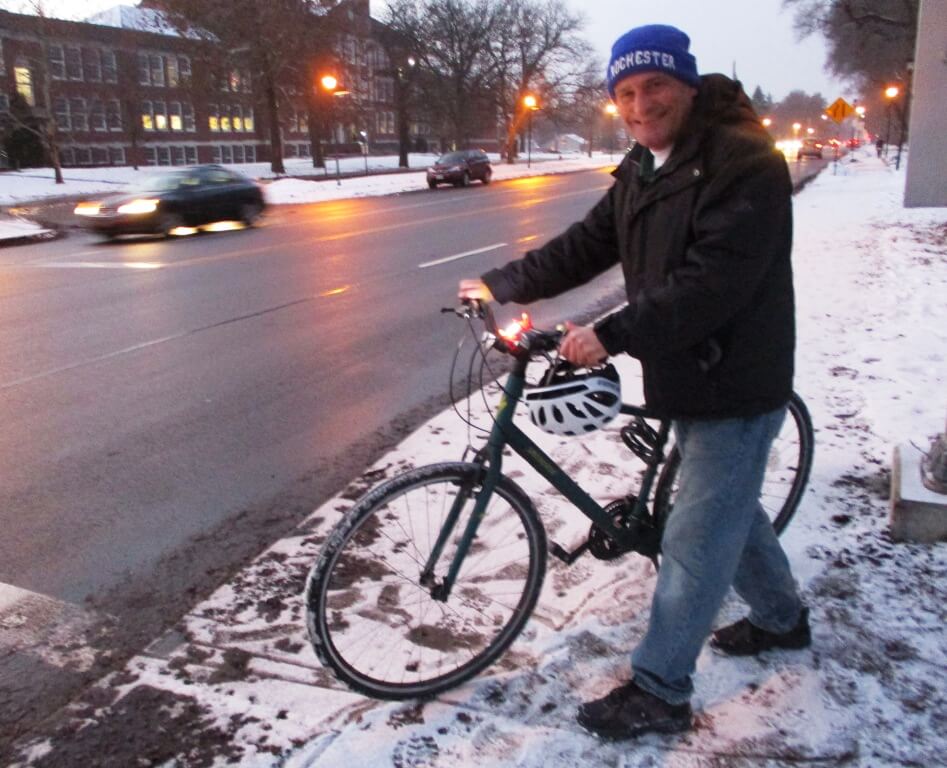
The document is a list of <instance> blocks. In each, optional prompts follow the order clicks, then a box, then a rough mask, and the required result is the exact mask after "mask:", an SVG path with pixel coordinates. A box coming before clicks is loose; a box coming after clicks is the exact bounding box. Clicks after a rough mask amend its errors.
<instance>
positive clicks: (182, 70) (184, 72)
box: [178, 56, 191, 83]
mask: <svg viewBox="0 0 947 768" xmlns="http://www.w3.org/2000/svg"><path fill="white" fill-rule="evenodd" d="M178 75H179V76H180V80H181V82H183V83H186V82H187V81H188V80H190V78H191V60H190V59H189V58H188V57H187V56H178Z"/></svg>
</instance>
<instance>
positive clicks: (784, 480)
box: [654, 392, 815, 535]
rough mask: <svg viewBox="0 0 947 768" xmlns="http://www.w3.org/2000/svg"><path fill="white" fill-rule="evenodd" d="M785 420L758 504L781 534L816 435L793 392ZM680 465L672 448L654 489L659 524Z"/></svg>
mask: <svg viewBox="0 0 947 768" xmlns="http://www.w3.org/2000/svg"><path fill="white" fill-rule="evenodd" d="M786 410H787V412H786V420H785V421H784V422H783V426H782V429H780V431H779V434H778V435H777V436H776V439H775V440H773V445H772V446H771V448H770V451H769V458H768V459H767V461H766V474H765V475H764V476H763V488H762V490H761V492H760V504H761V506H762V507H763V511H764V512H765V513H766V516H767V517H769V519H770V521H771V522H772V523H773V528H774V529H775V530H776V534H777V535H779V534H781V533H782V532H783V531H784V530H785V528H786V526H787V525H789V521H790V520H791V519H792V516H793V515H794V514H795V512H796V507H798V506H799V502H800V501H801V500H802V494H803V491H805V489H806V483H807V482H808V481H809V472H810V471H811V470H812V456H813V452H814V449H815V435H814V432H813V429H812V419H811V417H810V416H809V410H808V409H807V408H806V404H805V403H804V402H803V401H802V398H801V397H799V395H797V394H796V393H795V392H793V394H792V397H791V398H790V399H789V403H788V405H787V409H786ZM680 468H681V454H680V453H679V452H678V450H677V449H676V448H674V449H672V450H671V454H670V455H669V456H668V459H667V462H666V463H665V465H664V468H663V469H662V470H661V477H660V479H659V480H658V488H657V491H655V500H654V510H655V516H656V517H657V518H658V520H659V523H660V524H661V525H662V527H663V524H664V522H665V521H666V520H667V516H668V515H669V514H670V511H671V508H672V507H673V505H674V496H675V494H676V493H677V475H678V472H679V471H680Z"/></svg>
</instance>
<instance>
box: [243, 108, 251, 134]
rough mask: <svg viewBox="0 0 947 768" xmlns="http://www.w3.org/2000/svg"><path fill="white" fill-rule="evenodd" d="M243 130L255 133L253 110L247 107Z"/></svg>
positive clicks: (244, 112) (244, 114)
mask: <svg viewBox="0 0 947 768" xmlns="http://www.w3.org/2000/svg"><path fill="white" fill-rule="evenodd" d="M243 130H245V131H246V132H247V133H253V108H252V107H245V108H244V110H243Z"/></svg>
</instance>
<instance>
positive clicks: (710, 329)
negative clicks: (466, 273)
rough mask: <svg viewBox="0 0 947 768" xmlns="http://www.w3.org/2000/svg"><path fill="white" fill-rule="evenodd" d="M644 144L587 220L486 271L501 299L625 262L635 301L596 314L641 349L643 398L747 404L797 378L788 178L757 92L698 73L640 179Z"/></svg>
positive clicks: (670, 404) (784, 391) (686, 411)
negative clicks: (650, 170)
mask: <svg viewBox="0 0 947 768" xmlns="http://www.w3.org/2000/svg"><path fill="white" fill-rule="evenodd" d="M643 152H644V148H643V147H641V146H636V147H635V148H634V149H632V151H631V152H629V154H628V156H627V157H626V158H625V159H624V161H623V162H622V163H621V165H620V166H619V167H618V168H617V169H616V170H615V171H614V173H613V176H614V177H615V182H614V184H613V185H612V187H611V188H610V189H609V191H608V192H607V193H606V194H605V196H604V197H603V198H602V199H601V200H600V201H599V203H598V204H596V206H595V207H594V208H593V209H592V210H591V211H589V213H588V215H587V216H586V217H585V219H584V220H583V221H581V222H578V223H576V224H573V225H572V226H571V227H569V229H568V230H566V231H565V232H564V233H563V234H562V235H560V236H558V237H556V238H555V239H553V240H551V241H550V242H549V243H547V244H546V245H544V246H543V247H542V248H539V249H538V250H535V251H530V252H529V253H527V254H526V255H525V256H524V257H523V258H522V259H520V260H517V261H514V262H511V263H509V264H507V265H506V266H504V267H502V268H500V269H495V270H492V271H490V272H487V273H486V274H485V275H483V280H484V282H485V283H486V284H487V286H488V287H489V288H490V290H491V291H492V293H493V295H494V297H495V298H496V300H497V301H499V302H501V303H505V302H508V301H515V302H518V303H522V304H526V303H529V302H531V301H534V300H537V299H541V298H547V297H550V296H555V295H557V294H560V293H562V292H564V291H566V290H568V289H570V288H573V287H575V286H577V285H580V284H582V283H585V282H587V281H588V280H590V279H592V278H593V277H595V276H596V275H598V274H600V273H601V272H603V271H605V270H606V269H608V268H609V267H611V266H612V265H614V264H616V263H619V262H620V263H621V266H622V270H623V272H624V277H625V285H626V289H627V294H628V305H627V306H626V307H625V308H624V309H621V310H619V311H617V312H615V313H613V314H611V315H609V316H608V317H607V318H605V319H604V320H603V321H601V322H599V323H598V324H597V325H596V328H595V330H596V333H597V335H598V336H599V339H600V340H601V342H602V344H603V346H604V347H605V349H606V350H608V352H609V354H611V355H615V354H618V353H619V352H627V353H628V354H630V355H633V356H634V357H636V358H638V359H639V360H640V361H641V363H642V369H643V374H644V391H645V399H646V401H647V404H648V406H649V407H650V408H652V409H653V410H654V411H655V412H657V413H659V414H661V415H663V416H667V417H671V418H698V419H705V418H727V417H734V416H753V415H758V414H761V413H765V412H767V411H770V410H773V409H775V408H777V407H779V406H781V405H783V404H785V403H786V401H787V400H788V398H789V395H790V392H791V389H792V373H793V349H794V342H795V329H794V306H793V288H792V268H791V264H790V250H791V246H792V207H791V194H792V185H791V181H790V178H789V170H788V167H787V165H786V161H785V159H784V158H783V156H782V155H781V154H779V153H778V152H777V151H776V149H775V148H774V147H773V142H772V140H771V139H770V137H769V134H768V133H766V131H765V130H764V129H763V128H762V126H761V125H760V122H759V119H758V117H757V116H756V114H755V113H754V112H753V109H752V107H751V106H750V103H749V100H748V99H747V97H746V95H745V94H744V92H743V90H742V89H741V88H740V86H739V83H736V82H734V81H732V80H730V79H728V78H726V77H724V76H722V75H708V76H704V77H702V78H701V85H700V88H699V91H698V95H697V98H696V100H695V102H694V107H693V109H692V112H691V115H690V117H689V119H688V122H687V124H686V125H685V128H684V130H683V132H682V136H681V137H680V138H679V139H678V141H677V142H676V144H675V147H674V150H673V152H672V153H671V156H670V157H669V158H668V160H667V162H666V163H665V164H664V165H663V166H662V167H661V168H660V169H659V170H658V171H657V173H656V174H655V176H654V177H653V178H652V179H651V180H649V181H646V180H644V179H642V177H641V175H640V169H639V160H640V158H641V156H642V154H643Z"/></svg>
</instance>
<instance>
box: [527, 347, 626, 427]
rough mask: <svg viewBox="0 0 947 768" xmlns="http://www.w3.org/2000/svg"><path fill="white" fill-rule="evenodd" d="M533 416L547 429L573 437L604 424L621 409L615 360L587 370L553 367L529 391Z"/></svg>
mask: <svg viewBox="0 0 947 768" xmlns="http://www.w3.org/2000/svg"><path fill="white" fill-rule="evenodd" d="M524 399H525V400H526V404H527V406H528V407H529V418H530V419H531V420H532V422H533V424H535V425H536V426H537V427H539V428H540V429H541V430H543V431H544V432H549V433H550V434H553V435H563V436H570V437H571V436H573V435H581V434H584V433H586V432H594V431H595V430H596V429H599V428H600V427H604V426H605V425H606V424H608V422H610V421H611V420H612V419H614V418H615V416H617V415H618V412H619V411H620V410H621V380H620V379H619V377H618V371H616V370H615V366H613V365H612V364H611V363H609V364H608V365H605V366H602V367H601V368H594V369H591V370H587V371H585V372H582V373H580V372H577V371H576V370H575V369H574V368H569V369H568V370H563V369H559V368H553V369H550V370H549V371H548V372H547V373H546V375H545V376H544V377H543V380H542V383H541V384H540V385H539V386H536V387H532V388H530V389H528V390H527V391H526V394H525V398H524Z"/></svg>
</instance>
